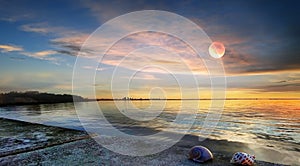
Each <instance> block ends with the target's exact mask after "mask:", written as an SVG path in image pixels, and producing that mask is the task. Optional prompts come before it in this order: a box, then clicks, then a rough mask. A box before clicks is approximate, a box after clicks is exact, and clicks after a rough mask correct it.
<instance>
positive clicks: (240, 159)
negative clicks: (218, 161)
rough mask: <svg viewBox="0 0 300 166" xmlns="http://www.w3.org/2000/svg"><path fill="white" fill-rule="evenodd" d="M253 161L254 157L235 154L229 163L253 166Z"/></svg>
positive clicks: (243, 153)
mask: <svg viewBox="0 0 300 166" xmlns="http://www.w3.org/2000/svg"><path fill="white" fill-rule="evenodd" d="M254 161H255V156H254V155H250V154H247V153H245V152H236V153H235V154H234V155H233V156H232V159H231V160H230V163H233V164H239V165H245V166H251V165H254Z"/></svg>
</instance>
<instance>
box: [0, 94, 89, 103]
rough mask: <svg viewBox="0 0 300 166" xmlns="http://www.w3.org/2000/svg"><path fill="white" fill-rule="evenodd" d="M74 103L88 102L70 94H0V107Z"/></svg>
mask: <svg viewBox="0 0 300 166" xmlns="http://www.w3.org/2000/svg"><path fill="white" fill-rule="evenodd" d="M73 98H74V99H75V100H76V101H89V100H88V99H85V98H83V97H81V96H76V95H70V94H51V93H40V92H38V91H28V92H9V93H2V94H0V106H7V105H28V104H51V103H67V102H73Z"/></svg>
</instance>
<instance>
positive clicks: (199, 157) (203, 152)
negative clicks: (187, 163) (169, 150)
mask: <svg viewBox="0 0 300 166" xmlns="http://www.w3.org/2000/svg"><path fill="white" fill-rule="evenodd" d="M189 159H190V160H193V161H195V162H199V163H203V162H206V161H208V160H212V159H213V154H212V153H211V152H210V150H209V149H207V148H206V147H204V146H194V147H192V148H191V149H190V151H189Z"/></svg>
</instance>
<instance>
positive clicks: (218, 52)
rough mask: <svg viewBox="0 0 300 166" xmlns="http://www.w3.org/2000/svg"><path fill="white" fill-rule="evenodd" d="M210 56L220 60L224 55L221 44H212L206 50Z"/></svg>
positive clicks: (223, 48) (223, 47)
mask: <svg viewBox="0 0 300 166" xmlns="http://www.w3.org/2000/svg"><path fill="white" fill-rule="evenodd" d="M208 51H209V54H210V56H212V57H214V58H221V57H222V56H223V55H224V54H225V46H224V45H223V43H221V42H213V43H211V45H210V46H209V48H208Z"/></svg>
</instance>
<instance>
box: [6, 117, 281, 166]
mask: <svg viewBox="0 0 300 166" xmlns="http://www.w3.org/2000/svg"><path fill="white" fill-rule="evenodd" d="M0 130H1V132H0V133H1V134H0V165H83V164H84V165H199V164H198V163H195V162H193V161H190V160H188V159H187V153H188V151H189V149H190V148H191V147H192V146H194V145H203V146H206V147H208V148H209V149H210V150H211V151H212V153H213V155H214V160H213V161H210V162H207V163H205V164H203V165H232V164H230V163H229V161H230V158H231V156H232V154H233V153H234V152H236V151H245V152H248V153H253V154H255V151H253V148H251V146H249V145H246V144H243V143H237V142H229V141H226V140H211V139H206V140H205V141H201V142H200V141H199V140H198V137H196V136H191V135H186V136H184V137H183V139H181V141H179V142H178V143H176V144H175V145H174V146H172V147H171V148H169V149H167V150H165V151H162V152H160V153H157V154H154V155H148V156H142V157H130V156H125V155H120V154H117V153H114V152H112V151H110V150H107V149H106V148H103V147H102V146H101V145H99V144H97V143H96V142H95V141H94V139H92V138H91V137H90V136H89V135H87V133H85V132H83V131H76V130H70V129H64V128H60V127H52V126H45V125H40V124H32V123H28V122H21V121H15V120H7V119H0ZM257 150H260V153H262V154H263V153H265V152H266V153H269V154H270V155H274V154H273V153H270V152H268V149H265V150H263V149H257ZM276 153H277V152H276ZM276 153H275V154H276ZM256 156H257V154H256ZM274 157H276V156H274ZM255 165H264V166H269V165H270V166H271V165H279V164H273V163H269V162H263V161H256V164H255Z"/></svg>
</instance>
